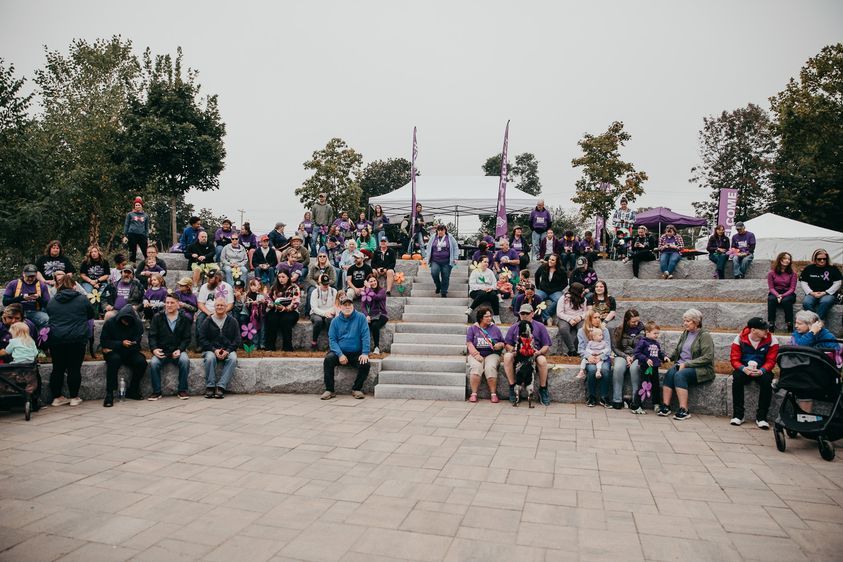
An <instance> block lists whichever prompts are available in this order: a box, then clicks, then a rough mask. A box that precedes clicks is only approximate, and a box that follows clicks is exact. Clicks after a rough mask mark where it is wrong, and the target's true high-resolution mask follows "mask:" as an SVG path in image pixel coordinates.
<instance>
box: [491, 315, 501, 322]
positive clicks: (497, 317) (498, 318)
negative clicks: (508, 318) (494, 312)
mask: <svg viewBox="0 0 843 562" xmlns="http://www.w3.org/2000/svg"><path fill="white" fill-rule="evenodd" d="M492 322H494V323H495V324H500V323H501V317H500V316H492Z"/></svg>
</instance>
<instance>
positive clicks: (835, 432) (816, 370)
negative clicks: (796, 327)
mask: <svg viewBox="0 0 843 562" xmlns="http://www.w3.org/2000/svg"><path fill="white" fill-rule="evenodd" d="M777 363H778V365H779V368H780V369H781V375H780V376H779V380H778V385H777V387H776V388H777V389H778V390H784V391H785V395H784V398H783V399H782V401H781V404H780V406H779V412H778V414H777V415H776V421H775V426H774V428H773V434H774V435H775V438H776V447H777V448H778V450H779V451H784V450H785V447H786V443H785V433H787V435H788V437H797V436H798V435H799V434H802V435H803V436H804V437H807V438H808V439H816V440H817V446H818V447H819V450H820V456H821V457H822V458H823V459H825V460H827V461H830V460H833V459H834V443H832V441H835V440H837V439H840V438H841V437H843V412H841V408H840V400H841V391H842V390H843V386H842V385H841V379H840V369H839V368H838V367H837V365H836V364H835V362H834V361H833V360H832V359H831V358H830V357H829V356H828V355H827V354H826V353H825V351H824V350H822V349H816V348H813V347H803V346H782V347H781V348H779V355H778V359H777ZM797 400H802V401H804V400H810V401H812V402H810V404H811V405H810V407H809V406H807V405H806V403H805V402H803V406H805V407H806V408H808V410H809V411H806V410H803V409H802V407H800V405H799V403H797Z"/></svg>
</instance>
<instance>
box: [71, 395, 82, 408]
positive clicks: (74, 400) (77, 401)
mask: <svg viewBox="0 0 843 562" xmlns="http://www.w3.org/2000/svg"><path fill="white" fill-rule="evenodd" d="M81 403H82V399H81V398H79V397H78V396H77V397H76V398H71V399H70V405H71V406H78V405H79V404H81Z"/></svg>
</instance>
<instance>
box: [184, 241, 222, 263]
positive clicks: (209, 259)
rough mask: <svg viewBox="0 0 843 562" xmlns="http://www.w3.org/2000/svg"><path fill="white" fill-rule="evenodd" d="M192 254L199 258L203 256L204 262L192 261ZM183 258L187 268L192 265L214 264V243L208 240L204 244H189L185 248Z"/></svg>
mask: <svg viewBox="0 0 843 562" xmlns="http://www.w3.org/2000/svg"><path fill="white" fill-rule="evenodd" d="M193 254H197V255H199V256H205V261H204V262H197V261H196V260H195V259H193ZM184 257H186V258H187V267H190V266H192V265H193V264H194V263H214V257H216V248H215V247H214V243H213V242H211V241H210V240H208V241H207V242H206V243H205V244H201V243H200V242H199V240H197V241H196V242H194V243H193V244H191V245H190V246H188V247H187V249H186V250H185V251H184Z"/></svg>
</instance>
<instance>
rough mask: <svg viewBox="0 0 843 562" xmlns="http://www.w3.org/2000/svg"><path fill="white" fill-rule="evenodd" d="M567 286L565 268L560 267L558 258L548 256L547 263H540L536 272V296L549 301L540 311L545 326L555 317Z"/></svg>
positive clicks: (551, 255)
mask: <svg viewBox="0 0 843 562" xmlns="http://www.w3.org/2000/svg"><path fill="white" fill-rule="evenodd" d="M567 285H568V276H567V275H566V274H565V268H564V267H561V266H560V263H559V256H558V255H557V254H550V255H549V256H548V257H547V261H546V262H544V263H542V264H541V265H540V266H539V268H538V270H536V294H537V295H538V296H539V298H540V299H541V300H542V301H550V304H549V305H548V306H547V308H545V309H544V310H543V311H542V320H543V321H544V323H545V324H547V323H548V322H549V321H551V320H552V319H553V318H555V317H556V308H557V306H558V305H559V299H561V298H562V294H563V291H564V290H565V287H566V286H567Z"/></svg>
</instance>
